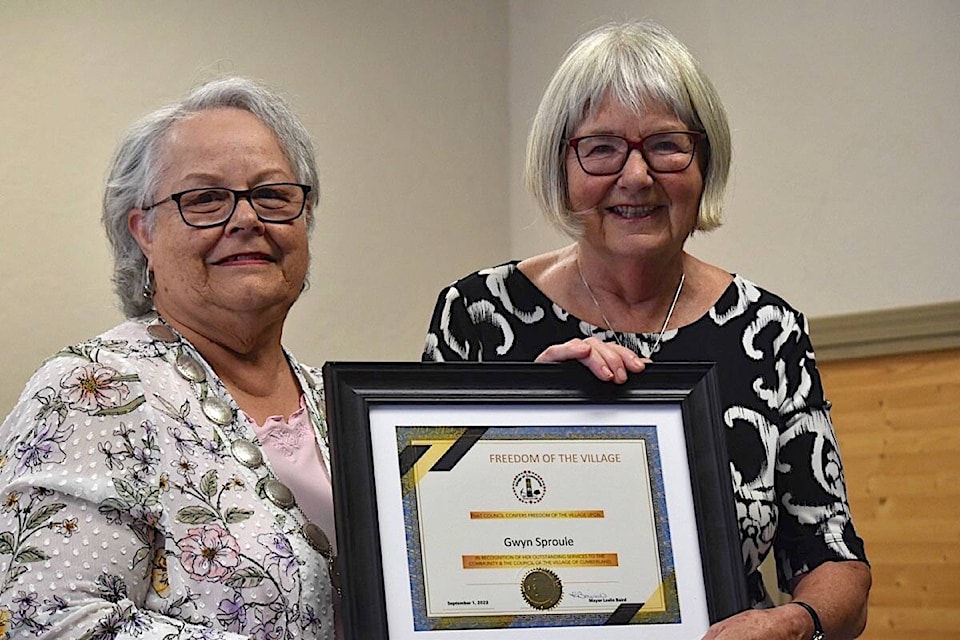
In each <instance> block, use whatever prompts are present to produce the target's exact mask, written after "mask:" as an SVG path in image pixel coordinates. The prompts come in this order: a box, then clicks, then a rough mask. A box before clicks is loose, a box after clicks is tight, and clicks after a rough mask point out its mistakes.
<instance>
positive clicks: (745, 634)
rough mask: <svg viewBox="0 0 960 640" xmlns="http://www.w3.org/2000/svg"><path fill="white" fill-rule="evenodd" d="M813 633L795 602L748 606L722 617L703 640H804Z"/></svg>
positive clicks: (808, 619)
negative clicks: (777, 605)
mask: <svg viewBox="0 0 960 640" xmlns="http://www.w3.org/2000/svg"><path fill="white" fill-rule="evenodd" d="M812 635H813V627H812V622H811V620H810V616H809V614H808V613H807V612H806V611H804V610H803V609H802V608H801V607H799V606H796V605H781V606H779V607H774V608H773V609H749V610H747V611H743V612H741V613H738V614H737V615H735V616H731V617H729V618H727V619H726V620H721V621H720V622H718V623H717V624H715V625H713V626H712V627H710V628H709V629H708V630H707V633H706V635H705V636H703V640H807V639H808V638H810V637H811V636H812Z"/></svg>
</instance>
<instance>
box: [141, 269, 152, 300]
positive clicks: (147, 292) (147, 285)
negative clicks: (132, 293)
mask: <svg viewBox="0 0 960 640" xmlns="http://www.w3.org/2000/svg"><path fill="white" fill-rule="evenodd" d="M154 287H155V283H154V281H153V269H151V268H150V265H149V264H147V263H144V264H143V297H144V298H146V299H147V300H153V289H154Z"/></svg>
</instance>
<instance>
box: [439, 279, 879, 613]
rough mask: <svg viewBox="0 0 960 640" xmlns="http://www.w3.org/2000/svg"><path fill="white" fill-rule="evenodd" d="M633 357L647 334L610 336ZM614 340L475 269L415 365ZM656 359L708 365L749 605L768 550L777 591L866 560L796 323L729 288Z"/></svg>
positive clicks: (766, 297) (761, 597)
mask: <svg viewBox="0 0 960 640" xmlns="http://www.w3.org/2000/svg"><path fill="white" fill-rule="evenodd" d="M617 335H619V336H620V339H621V341H622V342H623V344H624V345H626V346H627V347H629V348H631V349H633V350H634V351H635V352H636V353H638V354H640V355H641V356H650V354H651V351H652V349H653V346H654V344H655V343H656V339H657V334H656V333H653V334H641V333H637V334H633V333H618V334H617ZM590 336H597V337H600V338H602V339H604V340H613V339H614V337H613V333H612V332H611V331H608V330H604V329H602V328H599V327H597V326H595V325H592V324H590V323H588V322H584V321H583V320H580V319H578V318H576V317H574V316H573V315H571V314H570V313H569V312H567V311H565V310H564V309H562V308H561V307H559V306H558V305H557V304H555V303H554V302H553V301H552V300H550V299H549V298H548V297H547V296H546V295H545V294H544V293H543V292H542V291H541V290H540V289H538V288H537V287H536V285H534V284H533V282H531V281H530V280H529V279H528V278H527V277H526V276H525V275H524V274H523V273H522V272H521V271H520V270H519V269H518V268H517V262H516V261H514V262H510V263H507V264H503V265H500V266H498V267H493V268H491V269H483V270H481V271H478V272H476V273H473V274H471V275H469V276H467V277H465V278H463V279H461V280H458V281H457V282H454V283H453V284H451V285H450V286H448V287H446V288H445V289H444V290H443V291H442V292H441V293H440V296H439V298H438V300H437V306H436V308H435V309H434V312H433V317H432V319H431V321H430V330H429V333H428V334H427V340H426V345H425V347H424V352H423V360H425V361H462V360H475V361H490V360H514V361H532V360H534V359H535V358H536V357H537V356H538V355H539V354H540V353H541V352H542V351H543V350H544V349H546V348H547V347H549V346H550V345H553V344H558V343H562V342H566V341H567V340H570V339H572V338H587V337H590ZM656 359H657V360H660V361H664V362H666V361H673V362H682V361H691V360H698V361H714V362H716V363H717V373H718V378H719V387H720V398H721V411H722V416H721V419H722V423H723V425H724V426H725V427H726V440H727V450H728V453H729V455H730V470H731V475H732V478H733V491H734V496H735V498H736V508H737V519H738V521H739V523H740V538H741V543H742V551H743V560H744V569H745V571H746V573H747V583H748V585H749V586H750V591H751V594H750V595H751V598H752V599H753V602H754V605H758V606H759V605H762V603H764V602H765V601H767V598H766V592H765V590H764V586H763V583H762V580H761V578H760V573H759V571H758V570H757V568H758V566H759V565H760V562H761V561H762V560H763V558H764V557H766V555H767V554H768V553H769V551H770V549H771V547H773V548H774V549H775V557H776V560H777V572H778V577H779V581H780V585H781V589H783V590H786V585H787V584H788V583H789V581H790V580H791V579H792V578H794V577H795V576H797V575H799V574H803V573H806V572H808V571H811V570H812V569H814V568H816V567H817V566H818V565H819V564H821V563H823V562H826V561H830V560H857V559H859V560H864V561H865V560H866V556H865V554H864V549H863V541H862V540H861V539H860V538H859V537H857V534H856V532H855V530H854V527H853V522H852V520H851V517H850V507H849V505H848V502H847V493H846V486H845V483H844V477H843V467H842V465H841V462H840V452H839V449H838V447H837V440H836V437H835V434H834V431H833V425H832V423H831V422H830V414H829V408H830V405H829V403H828V402H827V401H826V400H825V399H824V396H823V388H822V385H821V381H820V374H819V372H818V371H817V366H816V360H815V358H814V354H813V347H812V346H811V344H810V338H809V335H808V330H807V322H806V318H804V316H803V315H802V314H801V313H799V312H798V311H796V310H795V309H793V308H792V307H791V306H790V305H788V304H787V303H786V302H785V301H784V300H783V299H781V298H780V297H778V296H776V295H774V294H772V293H770V292H768V291H765V290H763V289H761V288H759V287H758V286H756V285H755V284H753V283H752V282H749V281H748V280H746V279H744V278H742V277H740V276H734V279H733V282H732V283H731V284H730V286H729V287H728V288H727V290H726V291H725V292H724V293H723V295H722V296H721V297H720V299H719V300H718V301H717V303H716V304H715V305H714V307H713V308H712V309H710V311H709V312H708V313H707V314H705V315H704V316H703V317H701V318H700V319H699V320H697V321H696V322H694V323H692V324H690V325H687V326H685V327H681V328H679V329H674V330H670V331H667V332H665V333H664V334H663V340H662V343H661V345H660V349H659V352H658V353H657V354H656Z"/></svg>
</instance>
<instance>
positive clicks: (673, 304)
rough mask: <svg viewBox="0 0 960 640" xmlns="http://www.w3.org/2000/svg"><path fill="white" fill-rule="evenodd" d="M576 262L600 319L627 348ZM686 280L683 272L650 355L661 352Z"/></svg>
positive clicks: (614, 337)
mask: <svg viewBox="0 0 960 640" xmlns="http://www.w3.org/2000/svg"><path fill="white" fill-rule="evenodd" d="M576 262H577V273H578V274H579V275H580V282H582V283H583V288H584V289H586V290H587V293H588V294H590V299H591V300H593V304H594V306H595V307H596V308H597V311H598V312H599V313H600V317H601V318H603V322H604V323H605V324H606V325H607V330H609V331H610V333H612V334H613V339H614V340H616V341H617V344H619V345H620V346H621V347H626V345H624V344H623V341H621V340H620V336H619V334H617V331H616V330H615V329H614V328H613V325H612V324H610V320H608V319H607V314H605V313H604V312H603V307H601V306H600V301H599V300H597V296H596V295H594V293H593V289H591V288H590V285H589V284H587V279H586V278H584V277H583V269H581V268H580V256H577V257H576ZM686 279H687V274H685V273H683V272H682V271H681V272H680V284H678V285H677V291H676V292H675V293H674V294H673V302H671V303H670V309H669V310H668V311H667V317H666V318H664V319H663V326H662V327H660V333H658V334H657V342H656V343H655V344H654V345H653V350H652V351H650V355H653V354H655V353H656V352H658V351H659V350H660V342H661V341H662V340H663V333H664V332H665V331H666V330H667V325H668V324H670V318H672V317H673V310H674V309H675V308H676V307H677V300H679V299H680V292H681V291H683V283H684V281H685V280H686Z"/></svg>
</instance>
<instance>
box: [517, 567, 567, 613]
mask: <svg viewBox="0 0 960 640" xmlns="http://www.w3.org/2000/svg"><path fill="white" fill-rule="evenodd" d="M520 594H521V595H522V596H523V599H524V600H526V602H527V604H529V605H530V606H531V607H533V608H534V609H541V610H543V609H552V608H553V607H555V606H557V603H558V602H560V598H561V597H562V596H563V583H562V582H560V577H559V576H558V575H557V574H555V573H554V572H553V571H550V569H531V570H530V571H528V572H527V574H526V575H525V576H523V580H522V581H521V582H520Z"/></svg>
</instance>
